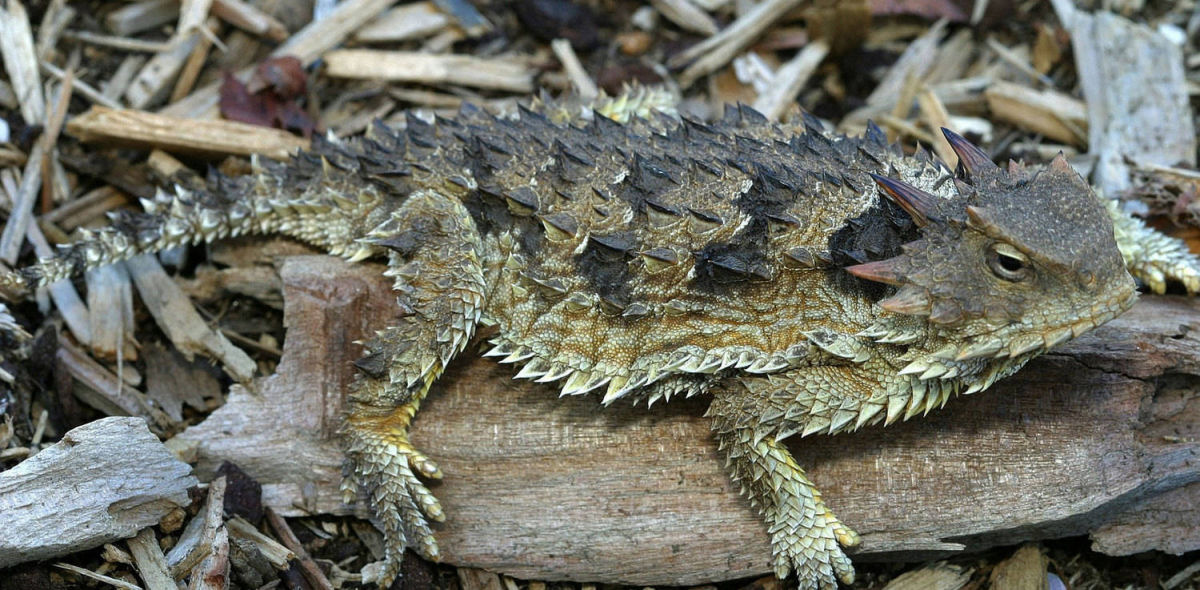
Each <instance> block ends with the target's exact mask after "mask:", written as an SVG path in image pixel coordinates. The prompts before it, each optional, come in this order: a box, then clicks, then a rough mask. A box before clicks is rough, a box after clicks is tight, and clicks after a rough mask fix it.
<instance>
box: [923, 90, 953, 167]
mask: <svg viewBox="0 0 1200 590" xmlns="http://www.w3.org/2000/svg"><path fill="white" fill-rule="evenodd" d="M917 108H919V109H921V119H922V120H923V121H925V124H926V125H928V126H929V128H930V129H932V130H934V131H936V130H938V129H953V125H951V124H950V113H947V112H946V105H943V104H942V101H940V100H938V97H937V95H936V94H934V93H933V90H930V89H929V87H928V86H926V87H924V88H922V89H921V91H920V92H918V93H917ZM955 131H961V130H960V129H955ZM933 135H934V140H933V144H932V145H933V151H934V152H936V153H937V156H938V158H939V159H941V160H942V161H943V162H945V163H946V165H948V166H950V169H951V170H953V169H954V168H955V166H957V165H958V154H956V153H955V152H954V150H953V149H952V148H951V147H950V142H949V141H946V137H945V136H944V135H942V134H941V133H934V134H933Z"/></svg>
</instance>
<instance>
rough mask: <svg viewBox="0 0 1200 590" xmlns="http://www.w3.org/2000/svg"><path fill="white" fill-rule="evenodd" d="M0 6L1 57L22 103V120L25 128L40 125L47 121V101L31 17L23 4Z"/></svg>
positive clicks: (17, 1) (18, 2) (9, 3)
mask: <svg viewBox="0 0 1200 590" xmlns="http://www.w3.org/2000/svg"><path fill="white" fill-rule="evenodd" d="M6 5H7V7H8V8H7V9H5V8H4V7H2V6H0V56H3V58H4V69H5V70H6V71H7V72H8V81H9V82H11V83H12V86H13V90H14V91H15V92H16V95H17V99H18V100H19V101H20V102H21V118H22V119H25V124H26V125H41V124H42V123H43V122H44V120H45V118H46V100H45V98H44V97H43V95H42V80H41V77H40V76H38V61H37V55H36V54H35V53H34V51H33V33H32V31H31V30H30V28H29V14H28V13H27V12H26V11H25V5H24V4H22V3H21V2H20V0H11V1H10V2H7V3H6Z"/></svg>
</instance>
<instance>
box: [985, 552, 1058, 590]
mask: <svg viewBox="0 0 1200 590" xmlns="http://www.w3.org/2000/svg"><path fill="white" fill-rule="evenodd" d="M1049 565H1050V560H1049V559H1047V558H1046V552H1045V551H1043V550H1042V549H1041V548H1040V547H1038V546H1036V545H1025V546H1024V547H1021V548H1020V549H1017V552H1016V553H1014V554H1013V555H1012V557H1009V558H1008V559H1006V560H1004V561H1002V562H1000V563H999V564H997V565H996V567H995V569H993V570H992V573H991V575H990V576H988V581H989V582H990V583H991V587H992V588H995V589H996V590H1049V588H1050V585H1049V582H1048V580H1047V578H1046V568H1047V567H1048V566H1049Z"/></svg>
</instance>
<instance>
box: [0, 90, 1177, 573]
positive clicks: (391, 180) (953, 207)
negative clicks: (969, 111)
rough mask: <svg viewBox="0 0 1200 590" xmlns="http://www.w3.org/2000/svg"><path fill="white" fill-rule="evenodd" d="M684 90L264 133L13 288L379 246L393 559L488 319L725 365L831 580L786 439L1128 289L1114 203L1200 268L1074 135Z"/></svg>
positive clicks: (357, 468)
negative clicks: (697, 111) (674, 111)
mask: <svg viewBox="0 0 1200 590" xmlns="http://www.w3.org/2000/svg"><path fill="white" fill-rule="evenodd" d="M664 96H665V94H664V93H657V92H652V91H638V92H636V93H634V94H633V95H630V96H627V97H622V98H619V99H615V100H601V101H600V102H598V103H596V104H595V105H593V106H595V107H596V110H595V111H592V112H591V115H590V117H585V116H583V115H580V114H579V113H584V112H587V111H586V109H581V108H580V107H581V106H582V105H580V104H579V103H577V102H572V101H562V102H559V101H547V100H542V101H539V102H535V103H534V106H533V107H531V108H522V109H521V110H520V112H519V114H518V115H517V116H515V117H510V118H498V117H495V116H492V115H490V114H488V113H486V112H484V111H482V110H479V109H477V108H474V107H471V106H467V107H464V109H463V111H462V112H461V113H460V114H459V115H458V116H457V117H455V118H453V119H444V118H438V119H436V120H435V121H433V122H428V121H425V120H423V119H421V118H419V117H416V116H415V115H410V116H408V117H407V120H406V128H405V129H403V130H398V129H393V128H389V127H386V126H383V125H377V126H375V127H374V128H372V129H371V130H370V132H369V133H368V134H367V136H366V137H363V138H360V139H355V140H349V141H344V142H343V141H339V140H336V139H334V138H329V139H323V138H318V139H317V140H315V141H314V145H313V149H312V151H311V152H308V153H304V154H300V155H298V156H296V157H295V158H293V159H292V160H291V161H290V162H288V163H286V164H283V163H275V162H270V161H267V160H262V159H258V158H255V159H253V160H252V170H253V173H252V174H249V175H247V176H244V177H239V178H226V177H222V176H220V175H216V176H214V177H213V178H212V179H210V182H209V187H208V188H207V189H203V190H195V191H184V190H177V191H176V192H175V194H174V195H168V194H163V193H160V194H159V195H158V197H156V199H154V200H153V201H147V202H144V203H143V205H144V209H145V212H143V213H120V214H118V215H117V216H116V217H115V218H114V223H113V226H112V227H111V228H107V229H104V230H101V231H99V232H97V233H95V234H92V235H90V236H88V237H86V238H85V239H84V240H83V241H81V242H77V243H75V244H72V245H69V246H67V247H66V248H64V249H63V250H62V252H61V255H60V256H59V257H58V258H56V259H53V260H48V261H43V262H41V263H39V264H37V265H33V266H30V267H26V268H24V269H21V270H19V271H17V272H15V273H5V274H3V275H0V292H4V293H6V294H8V295H10V296H20V295H27V294H28V293H29V292H30V291H32V289H34V288H37V287H39V286H42V285H45V284H47V283H48V282H51V281H53V280H56V279H59V278H63V277H66V276H69V275H72V274H78V273H81V272H83V271H84V270H86V269H88V268H92V267H94V266H97V265H101V264H107V263H111V262H113V261H116V260H121V259H124V258H127V257H129V256H132V255H135V254H139V253H143V252H154V251H158V250H161V249H164V248H168V247H171V246H174V245H178V244H187V243H196V242H201V241H207V240H212V239H217V238H220V237H224V236H233V235H241V234H247V233H280V234H284V235H289V236H293V237H296V238H299V239H302V240H305V241H308V242H311V243H313V244H315V245H318V246H321V247H323V248H325V249H327V250H328V251H329V252H331V253H333V254H337V255H340V256H343V257H345V258H347V259H349V260H362V259H365V258H369V257H380V258H386V260H387V263H388V270H387V271H386V274H387V276H389V277H390V278H392V279H393V281H394V287H395V290H396V293H397V306H398V308H397V314H396V320H395V322H394V324H393V325H391V326H381V327H380V328H381V329H380V330H379V331H378V332H377V333H376V335H375V336H374V337H372V338H370V339H368V340H367V341H366V342H364V343H363V347H364V355H363V357H362V358H361V359H360V360H359V361H358V362H357V363H355V364H356V366H357V367H358V368H359V374H358V376H357V378H356V379H355V381H354V383H353V385H352V386H351V388H350V391H349V392H348V398H347V402H346V407H347V414H346V419H345V423H344V424H343V426H342V428H341V430H340V436H341V438H342V441H343V443H344V448H345V450H346V453H347V456H348V464H347V468H346V474H347V480H346V482H345V485H344V491H345V492H346V493H347V494H348V497H350V498H354V497H355V495H356V494H357V495H358V498H359V499H361V500H364V501H365V502H366V503H367V504H368V505H369V506H370V507H371V510H372V511H373V513H374V516H375V519H374V521H375V522H376V523H377V524H378V525H379V526H380V528H381V529H382V530H383V532H384V537H385V539H386V547H385V549H386V551H385V559H386V564H385V567H384V569H383V572H384V573H383V576H382V579H381V580H380V582H381V583H383V584H386V583H388V582H390V580H391V579H392V578H394V577H395V576H396V575H398V573H399V564H400V560H401V556H402V553H403V551H404V550H405V548H412V549H414V550H416V551H418V552H419V553H421V554H422V555H424V556H426V557H428V558H430V559H437V557H438V555H439V552H438V547H437V543H436V542H435V541H434V538H433V536H432V531H431V529H430V525H429V523H430V522H431V521H438V520H441V519H442V518H444V515H443V513H442V510H441V508H440V506H439V505H438V502H437V499H436V498H435V497H434V496H433V494H432V493H430V491H429V490H428V488H427V487H426V486H425V484H424V483H423V481H422V478H439V477H441V471H440V470H439V469H438V468H437V466H436V464H435V463H434V462H433V461H431V460H430V459H429V458H428V457H426V456H425V455H424V454H422V453H421V452H420V451H419V450H417V449H416V448H414V447H413V446H412V444H411V443H410V441H409V440H408V426H409V424H411V421H412V420H413V418H414V417H415V415H416V412H417V410H418V408H419V406H420V403H421V401H422V399H423V398H424V397H425V395H426V394H427V393H428V392H429V389H430V387H431V386H432V384H433V383H434V382H435V381H436V379H437V378H438V376H439V375H440V374H441V372H442V371H443V370H444V368H445V367H446V365H447V364H448V363H449V362H450V361H451V359H452V358H453V357H454V356H455V355H456V354H458V353H459V352H460V351H461V350H462V349H463V348H464V346H465V345H466V343H467V342H468V341H469V339H470V338H471V336H472V334H473V333H474V330H475V328H476V327H477V325H479V324H480V323H483V324H486V325H495V326H496V327H497V334H496V336H495V337H494V340H493V343H492V344H493V347H492V349H491V350H490V351H489V352H488V353H487V355H488V356H494V357H497V358H499V360H500V361H501V362H506V363H513V364H517V365H519V366H520V368H518V369H516V370H515V374H516V377H519V378H523V379H533V380H537V381H539V382H557V383H558V387H559V388H560V391H561V393H562V394H564V395H574V394H582V393H587V392H593V391H595V392H602V397H601V400H602V401H603V403H605V404H608V403H613V402H615V401H617V400H621V399H633V400H646V401H647V402H648V403H653V402H655V401H657V400H669V399H670V398H672V397H674V396H694V395H698V394H702V393H708V394H711V395H712V404H711V406H710V408H709V410H708V413H707V415H708V416H709V417H710V418H711V420H712V428H713V434H714V437H715V438H716V440H717V443H718V446H719V448H720V449H721V453H722V455H723V456H724V459H725V460H726V462H727V465H728V467H729V472H730V475H731V477H732V478H733V479H734V480H735V482H736V483H737V484H738V485H739V486H741V487H742V488H743V489H744V490H745V492H746V493H747V495H748V496H749V497H750V500H751V501H752V503H753V504H754V505H755V506H758V507H760V508H761V509H762V510H763V514H764V518H765V520H766V523H767V532H768V534H770V535H771V538H772V547H773V551H774V557H773V559H772V566H773V568H774V570H775V571H776V573H777V574H779V575H780V576H786V575H789V574H794V575H796V576H797V578H798V579H799V583H800V588H802V589H805V590H813V589H818V588H819V589H832V588H835V587H836V585H837V582H838V580H842V581H850V580H852V579H853V575H854V572H853V568H852V567H851V564H850V561H849V559H848V558H847V556H846V555H845V553H844V552H843V549H842V548H843V547H851V546H853V545H855V544H856V543H857V542H858V537H857V535H856V534H855V533H854V532H853V531H852V530H850V529H849V528H848V527H846V526H845V525H843V524H842V523H841V522H840V521H838V519H837V518H836V517H835V516H834V515H833V513H832V512H830V511H829V509H828V508H827V507H826V506H825V504H824V501H823V500H822V499H821V496H820V494H819V492H817V490H816V489H815V487H814V485H813V483H812V482H810V481H809V480H808V478H807V476H806V475H805V474H804V472H803V470H802V469H801V468H800V467H799V466H798V465H797V464H796V463H795V461H794V460H793V459H792V457H791V455H790V454H789V453H788V451H787V448H786V447H785V446H783V445H782V444H781V442H780V441H781V440H783V439H785V438H787V437H788V436H791V435H793V434H799V435H800V436H807V435H812V434H818V433H836V432H841V431H845V430H852V429H856V428H860V427H863V426H867V425H870V424H875V423H880V422H883V423H891V422H894V421H896V420H900V419H907V418H910V417H913V416H916V415H918V414H923V413H926V412H929V411H930V410H931V409H933V408H936V407H940V406H941V405H943V404H945V403H946V402H947V400H948V399H949V398H950V397H952V396H954V395H956V394H958V393H960V392H962V393H974V392H977V391H980V390H982V389H986V388H987V387H988V386H990V385H991V384H992V383H993V382H995V380H997V379H999V378H1002V377H1004V376H1006V375H1008V374H1010V373H1012V372H1013V371H1015V370H1017V369H1018V368H1019V367H1020V366H1021V365H1023V364H1024V363H1025V362H1026V361H1028V360H1029V358H1032V357H1033V356H1035V355H1037V354H1040V353H1041V352H1043V351H1044V350H1046V349H1047V348H1049V347H1050V346H1054V345H1056V344H1059V343H1061V342H1063V341H1064V340H1066V339H1068V338H1070V337H1072V336H1077V335H1079V334H1081V333H1083V332H1084V331H1086V330H1088V329H1091V328H1092V327H1094V326H1096V325H1098V324H1100V323H1102V322H1104V321H1106V320H1108V319H1110V318H1111V317H1113V316H1114V315H1115V314H1117V313H1119V312H1120V311H1122V310H1123V309H1125V308H1126V307H1128V305H1130V304H1131V302H1132V300H1133V283H1132V281H1131V280H1130V278H1129V275H1128V273H1127V272H1126V271H1125V268H1124V264H1123V261H1122V253H1121V252H1120V251H1119V250H1118V247H1117V244H1116V242H1115V241H1114V234H1113V231H1114V229H1113V225H1112V224H1113V221H1110V219H1111V220H1115V222H1116V224H1117V232H1118V237H1119V238H1120V241H1121V243H1122V245H1124V246H1126V248H1127V250H1126V257H1127V258H1128V259H1130V260H1131V261H1133V262H1132V264H1134V268H1135V269H1137V270H1138V272H1139V273H1141V275H1142V276H1146V277H1149V279H1150V280H1149V282H1150V284H1151V285H1152V286H1156V288H1157V287H1159V286H1161V285H1162V284H1163V283H1164V281H1165V279H1166V278H1168V277H1170V278H1176V279H1179V280H1181V281H1182V282H1183V283H1184V284H1185V285H1186V286H1187V287H1188V288H1189V290H1196V289H1200V272H1197V271H1196V268H1197V264H1196V262H1195V259H1194V258H1191V257H1189V256H1187V255H1185V254H1183V253H1182V252H1183V250H1181V249H1180V248H1179V246H1178V245H1172V244H1174V243H1173V242H1169V241H1167V240H1166V238H1162V237H1161V236H1158V235H1157V234H1154V233H1153V232H1151V231H1150V230H1147V229H1145V227H1144V226H1142V225H1140V224H1139V223H1138V222H1136V221H1132V220H1130V219H1129V218H1128V217H1126V216H1123V215H1122V214H1121V213H1120V212H1119V211H1118V210H1117V209H1116V208H1115V207H1113V206H1111V205H1102V204H1101V203H1100V202H1099V201H1098V200H1097V199H1096V198H1095V196H1094V195H1093V194H1092V192H1091V190H1090V189H1089V188H1088V187H1087V185H1086V184H1085V183H1083V182H1082V180H1081V179H1079V178H1078V177H1077V176H1076V175H1075V174H1074V173H1073V172H1072V171H1070V169H1069V166H1067V165H1066V164H1065V162H1056V163H1055V164H1054V165H1053V166H1051V167H1050V168H1049V169H1048V170H1045V171H1040V172H1032V171H1026V170H1025V169H1023V168H1022V167H1020V166H1011V167H1010V168H1009V169H1008V170H1001V169H1000V168H999V167H997V166H995V165H994V164H992V163H991V161H990V159H988V157H987V156H986V154H984V153H983V152H982V151H981V150H979V149H978V148H976V147H974V146H972V145H970V143H969V142H967V141H966V140H965V139H963V138H962V137H959V136H957V135H955V134H953V133H950V132H947V133H946V138H947V140H948V141H949V142H950V145H951V147H952V148H953V149H954V151H955V153H956V154H957V155H958V159H959V162H958V165H957V166H956V168H955V169H954V172H952V171H951V168H950V167H948V166H946V165H944V164H942V163H939V162H935V161H933V160H931V158H930V157H929V156H928V155H927V154H925V153H923V152H922V153H919V154H918V155H917V156H912V157H909V156H905V155H904V154H903V151H902V150H901V149H900V148H899V147H898V146H889V145H888V144H887V141H886V137H885V136H884V134H883V132H882V131H881V130H880V129H879V128H878V127H875V126H874V125H870V126H868V129H867V131H866V133H865V134H864V135H863V137H843V136H839V135H834V134H829V133H826V132H825V131H824V130H823V129H822V128H821V125H820V123H819V122H818V121H817V120H816V119H815V118H812V117H806V118H805V119H804V121H803V125H802V130H800V131H798V132H797V131H794V130H793V128H791V127H787V126H780V125H776V124H773V123H770V122H768V121H767V119H766V118H765V117H763V116H762V115H761V114H759V113H757V112H755V111H754V110H753V109H750V108H748V107H744V106H736V107H735V106H731V107H728V108H727V109H726V112H725V115H724V117H723V118H722V119H721V120H719V121H715V122H712V123H705V122H700V121H694V120H691V119H688V118H676V117H673V116H668V115H664V114H661V113H655V112H654V111H653V108H652V107H653V106H654V105H660V104H663V103H664V101H663V100H662V98H663V97H664ZM609 116H611V117H612V118H609ZM1047 228H1051V229H1052V230H1053V232H1052V233H1048V229H1047ZM1151 248H1156V249H1159V250H1162V251H1166V252H1168V254H1166V255H1164V256H1157V255H1156V254H1154V252H1152V251H1151V250H1150V249H1151ZM3 311H4V310H3V309H0V331H4V332H5V333H9V334H13V333H15V332H14V331H13V329H12V327H11V326H10V323H11V322H9V321H8V320H7V316H5V315H4V314H3ZM17 335H19V334H17ZM18 340H19V339H18ZM4 377H5V375H4V374H0V379H2V378H4ZM480 403H487V400H484V399H481V400H480Z"/></svg>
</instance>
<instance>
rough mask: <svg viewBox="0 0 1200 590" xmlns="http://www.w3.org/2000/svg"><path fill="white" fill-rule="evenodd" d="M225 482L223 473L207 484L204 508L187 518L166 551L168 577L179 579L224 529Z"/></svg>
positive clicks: (206, 552) (198, 559) (207, 551)
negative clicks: (180, 531) (175, 539)
mask: <svg viewBox="0 0 1200 590" xmlns="http://www.w3.org/2000/svg"><path fill="white" fill-rule="evenodd" d="M172 440H174V439H172ZM168 446H170V444H169V443H168ZM225 482H226V479H225V476H219V477H216V478H214V479H213V480H212V481H211V482H210V483H209V484H208V497H207V498H206V499H205V501H204V512H202V513H200V514H197V515H196V517H195V518H193V519H191V520H189V521H188V524H187V526H186V527H184V529H183V532H182V533H180V535H179V541H177V542H176V543H175V546H174V547H172V548H171V550H170V551H168V552H167V565H168V566H169V567H170V568H171V577H173V578H175V579H180V578H183V577H184V576H186V575H188V572H190V571H192V569H193V568H195V567H196V566H197V565H198V564H199V563H200V562H201V561H203V560H204V558H205V557H206V556H208V555H209V554H210V553H211V552H212V547H213V546H214V545H215V544H216V542H217V539H218V537H219V536H220V533H221V531H223V530H225V510H224V508H225V487H226V485H225Z"/></svg>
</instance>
